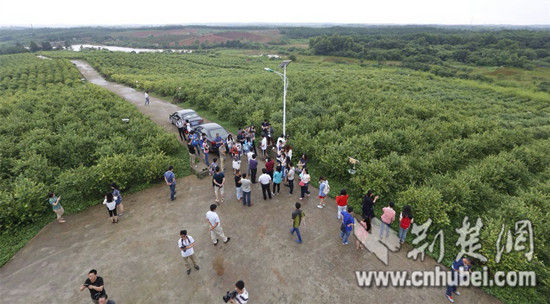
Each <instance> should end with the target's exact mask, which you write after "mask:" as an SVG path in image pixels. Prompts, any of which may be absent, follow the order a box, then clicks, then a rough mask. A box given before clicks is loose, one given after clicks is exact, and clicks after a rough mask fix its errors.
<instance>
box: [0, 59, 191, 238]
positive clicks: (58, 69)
mask: <svg viewBox="0 0 550 304" xmlns="http://www.w3.org/2000/svg"><path fill="white" fill-rule="evenodd" d="M80 77H81V76H80V74H79V73H78V71H77V70H76V68H75V67H74V66H73V65H72V64H71V63H70V62H68V61H66V60H55V59H54V60H43V59H38V58H37V57H35V56H33V55H30V54H22V55H4V56H0V89H1V91H0V116H1V118H2V122H3V123H2V124H1V125H0V134H1V135H2V140H0V148H1V149H0V150H1V151H2V152H1V153H0V166H1V168H2V173H1V174H0V184H1V185H2V187H1V189H2V190H1V191H0V229H2V230H4V231H5V232H6V233H7V232H9V231H12V230H14V229H18V228H17V227H21V226H22V225H24V224H30V223H33V222H36V221H41V219H43V218H51V216H52V214H51V212H50V210H51V206H49V204H48V201H47V193H48V192H50V191H53V192H55V193H57V194H59V195H61V196H62V198H63V199H62V202H61V203H62V205H63V206H64V208H65V209H66V210H67V211H68V212H75V211H80V210H83V209H84V208H85V207H87V206H89V205H90V204H94V203H100V202H101V199H102V197H103V194H104V193H105V192H106V191H109V184H110V183H112V182H116V183H117V184H119V185H120V187H121V189H122V190H123V191H131V190H132V189H134V188H139V187H141V186H142V185H144V184H148V183H151V182H155V181H158V180H160V178H161V176H162V173H163V172H164V171H165V170H166V168H167V167H168V166H169V165H173V166H175V167H176V168H179V169H177V170H178V174H180V172H182V171H181V170H183V174H189V169H188V168H187V166H185V165H184V164H186V162H185V161H186V158H187V153H185V152H184V149H183V148H182V146H181V145H180V144H179V142H178V141H177V140H176V138H175V137H174V136H173V135H169V134H167V133H166V132H164V131H163V130H162V129H161V128H159V127H158V126H156V125H155V124H154V123H153V122H151V121H150V120H148V119H147V118H145V117H144V116H143V115H142V114H141V113H139V112H138V111H137V110H136V109H135V107H133V106H132V105H130V104H129V103H127V102H125V101H124V100H122V99H120V98H118V97H116V96H115V95H113V94H112V93H110V92H107V91H105V90H103V89H100V88H98V87H96V86H94V85H90V84H83V83H81V82H80V81H79V79H80ZM122 118H129V119H130V121H129V122H128V123H126V122H124V121H122Z"/></svg>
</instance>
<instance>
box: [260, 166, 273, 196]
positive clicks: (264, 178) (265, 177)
mask: <svg viewBox="0 0 550 304" xmlns="http://www.w3.org/2000/svg"><path fill="white" fill-rule="evenodd" d="M258 181H259V182H260V185H262V194H263V195H264V201H265V200H267V196H269V199H271V189H270V188H269V184H270V183H271V176H269V174H267V170H266V169H265V168H263V169H262V175H260V177H258Z"/></svg>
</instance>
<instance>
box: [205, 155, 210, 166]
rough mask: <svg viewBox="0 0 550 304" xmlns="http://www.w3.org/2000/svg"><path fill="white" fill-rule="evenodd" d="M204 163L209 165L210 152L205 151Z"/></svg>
mask: <svg viewBox="0 0 550 304" xmlns="http://www.w3.org/2000/svg"><path fill="white" fill-rule="evenodd" d="M204 163H205V164H206V165H207V166H209V165H210V164H209V163H208V153H204Z"/></svg>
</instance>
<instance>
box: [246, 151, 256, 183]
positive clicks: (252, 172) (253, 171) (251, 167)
mask: <svg viewBox="0 0 550 304" xmlns="http://www.w3.org/2000/svg"><path fill="white" fill-rule="evenodd" d="M248 169H249V170H250V180H251V181H252V183H254V184H255V183H256V172H258V161H257V160H256V154H252V158H251V159H250V160H249V161H248Z"/></svg>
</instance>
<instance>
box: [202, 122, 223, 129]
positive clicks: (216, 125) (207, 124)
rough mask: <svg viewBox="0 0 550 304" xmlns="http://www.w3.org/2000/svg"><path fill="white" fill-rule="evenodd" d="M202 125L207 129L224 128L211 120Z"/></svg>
mask: <svg viewBox="0 0 550 304" xmlns="http://www.w3.org/2000/svg"><path fill="white" fill-rule="evenodd" d="M201 127H203V128H204V129H207V130H214V129H223V127H222V126H220V125H218V124H217V123H215V122H209V123H205V124H202V125H201ZM224 130H225V129H224Z"/></svg>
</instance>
